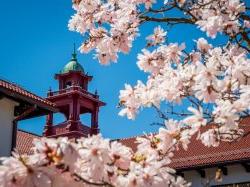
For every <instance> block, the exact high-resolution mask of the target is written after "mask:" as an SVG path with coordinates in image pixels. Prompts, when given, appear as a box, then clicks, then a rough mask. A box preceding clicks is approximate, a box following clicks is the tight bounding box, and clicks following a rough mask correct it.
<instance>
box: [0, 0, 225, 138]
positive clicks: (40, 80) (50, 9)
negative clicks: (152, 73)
mask: <svg viewBox="0 0 250 187" xmlns="http://www.w3.org/2000/svg"><path fill="white" fill-rule="evenodd" d="M71 15H73V10H72V9H71V1H70V0H67V1H62V0H53V1H51V0H43V1H34V0H25V1H19V0H11V1H3V0H1V1H0V17H1V29H0V77H1V78H5V79H7V80H10V81H13V82H15V83H17V84H19V85H21V86H22V87H24V88H26V89H28V90H29V91H32V92H34V93H35V94H37V95H39V96H42V97H45V96H46V93H47V90H48V88H49V87H50V86H51V87H52V89H53V90H57V88H58V84H57V81H56V80H54V74H55V73H57V72H59V71H60V70H61V69H62V68H63V66H64V65H65V64H66V63H67V62H68V61H69V60H70V58H71V52H72V50H73V43H76V45H77V46H79V45H80V43H81V42H82V37H81V36H80V35H79V34H78V33H74V32H70V31H68V28H67V23H68V20H69V18H70V16H71ZM154 26H156V24H152V23H150V24H146V25H143V26H142V28H141V30H143V32H142V33H141V36H140V37H139V38H138V39H137V40H136V42H135V43H134V47H133V48H132V50H131V52H130V53H129V54H128V55H120V56H119V60H118V63H117V64H113V65H111V66H101V65H100V64H99V63H98V62H97V60H95V59H93V54H88V55H86V54H78V60H79V62H80V63H81V64H82V66H83V67H84V69H85V71H87V72H89V74H90V75H93V76H94V79H93V81H92V82H91V83H90V91H92V92H94V90H95V89H97V90H98V93H99V95H100V97H101V99H102V100H103V101H104V102H106V103H107V106H105V107H103V108H102V109H101V110H100V116H99V125H100V129H101V133H102V134H103V136H105V137H108V138H112V139H113V138H122V137H129V136H135V135H139V134H142V133H143V132H155V131H157V128H158V127H156V126H151V125H150V124H151V123H153V122H157V121H158V117H157V114H156V112H154V110H152V109H146V110H143V111H142V112H141V113H140V114H139V116H138V117H137V118H136V120H134V121H131V120H128V119H126V118H125V117H120V116H118V115H117V114H118V112H119V110H118V109H117V108H116V105H117V103H118V96H119V90H120V89H123V87H124V83H130V84H135V83H136V81H137V80H143V81H145V80H146V78H147V75H146V74H144V73H143V72H141V71H140V70H139V69H138V68H137V65H136V57H137V53H139V52H140V50H141V49H142V48H143V47H144V45H145V43H144V38H145V37H146V36H147V35H149V34H150V33H151V32H152V30H153V28H154ZM162 27H165V26H164V25H162ZM198 36H203V37H205V35H204V34H201V33H200V32H199V31H198V30H197V29H195V28H194V27H186V26H178V27H176V28H174V29H172V30H171V32H169V35H168V38H169V39H168V41H170V42H180V43H181V42H188V41H189V42H188V43H187V44H186V45H187V48H191V47H193V45H194V43H193V42H192V41H193V40H194V39H197V37H198ZM190 41H191V42H190ZM222 41H223V40H221V39H220V40H217V41H213V42H215V43H217V44H220V43H221V42H222ZM60 120H61V118H60V117H57V120H56V121H58V122H59V121H60ZM84 120H86V118H84ZM44 123H45V118H44V117H41V118H36V119H32V120H27V121H23V122H21V123H19V127H20V128H21V129H24V130H26V131H30V132H33V133H37V134H41V133H42V129H43V126H44Z"/></svg>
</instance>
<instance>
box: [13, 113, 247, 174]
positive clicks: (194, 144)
mask: <svg viewBox="0 0 250 187" xmlns="http://www.w3.org/2000/svg"><path fill="white" fill-rule="evenodd" d="M241 124H242V125H243V124H244V125H245V126H242V128H244V129H245V132H246V133H247V132H250V117H247V118H245V119H243V120H242V123H241ZM34 138H40V136H38V135H35V134H32V133H28V132H24V131H20V130H18V132H17V150H18V151H19V152H20V153H28V154H30V153H32V151H31V147H32V141H33V139H34ZM195 138H196V137H195V136H194V137H193V138H192V141H191V143H190V145H189V148H188V150H187V151H185V150H183V149H182V148H180V150H179V151H176V152H175V156H174V157H173V161H172V163H171V164H170V166H171V167H173V168H175V169H177V170H183V169H192V168H197V167H209V166H215V165H219V164H226V163H235V162H238V161H250V135H247V136H245V137H243V138H242V139H240V140H239V141H237V142H233V143H226V142H223V143H221V144H220V146H219V147H210V148H208V147H205V146H204V145H203V144H202V143H201V142H200V141H197V140H196V139H195ZM135 140H136V137H132V138H126V139H121V140H120V142H121V143H123V144H124V145H127V146H129V147H131V148H132V149H133V150H136V146H137V144H136V143H135Z"/></svg>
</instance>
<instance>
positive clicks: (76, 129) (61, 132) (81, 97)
mask: <svg viewBox="0 0 250 187" xmlns="http://www.w3.org/2000/svg"><path fill="white" fill-rule="evenodd" d="M55 79H56V80H57V81H58V84H59V90H58V91H52V90H51V89H50V90H49V92H48V94H47V99H48V100H49V101H51V102H53V103H55V104H56V107H57V108H58V109H59V112H60V113H62V114H64V116H65V118H66V121H64V122H62V123H60V124H54V123H53V113H50V114H48V115H47V119H46V125H45V128H44V133H43V135H44V136H46V137H59V136H67V137H69V138H79V137H82V136H85V137H86V136H88V135H92V134H97V133H98V132H99V127H98V113H99V108H100V107H101V106H104V105H105V103H104V102H102V101H100V100H99V96H98V94H97V92H96V93H94V94H93V93H90V92H89V91H88V83H89V82H90V81H91V80H92V76H89V75H88V74H86V73H85V72H84V69H83V67H82V66H81V64H79V63H78V60H77V55H76V52H75V49H74V52H73V54H72V58H71V60H70V61H69V63H68V64H66V65H65V66H64V68H63V69H62V71H60V73H58V74H56V75H55ZM86 113H90V114H91V124H90V126H87V125H86V124H82V122H81V121H80V115H81V114H86Z"/></svg>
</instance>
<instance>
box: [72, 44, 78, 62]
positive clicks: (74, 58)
mask: <svg viewBox="0 0 250 187" xmlns="http://www.w3.org/2000/svg"><path fill="white" fill-rule="evenodd" d="M76 55H77V54H76V44H75V43H74V50H73V53H72V59H73V60H76Z"/></svg>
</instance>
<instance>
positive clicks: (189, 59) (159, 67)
mask: <svg viewBox="0 0 250 187" xmlns="http://www.w3.org/2000/svg"><path fill="white" fill-rule="evenodd" d="M196 43H197V47H196V48H197V50H195V51H192V52H191V53H187V52H185V51H184V45H182V46H178V45H177V44H169V45H160V46H159V47H158V48H156V49H154V50H153V51H152V52H150V51H148V50H146V49H144V50H143V51H142V54H139V55H138V66H139V68H140V69H141V70H143V71H145V72H147V73H149V74H150V76H149V78H148V80H147V83H146V84H144V83H142V82H141V81H139V82H138V83H137V85H136V86H134V87H132V86H130V85H126V86H125V90H121V91H120V103H121V105H122V106H123V109H122V110H121V111H120V115H122V116H123V115H126V116H127V117H128V118H129V119H134V118H135V117H136V114H137V113H138V111H139V110H140V109H141V108H142V107H152V106H156V107H158V106H160V103H161V102H163V101H166V102H167V103H173V104H182V103H183V102H184V103H186V105H185V106H187V107H188V108H187V110H186V111H187V112H186V113H185V115H184V116H186V117H182V118H181V119H180V118H179V119H180V123H183V124H184V125H186V126H188V127H190V129H189V130H191V131H194V132H197V131H199V129H200V127H202V126H205V125H207V123H213V128H214V129H213V130H208V131H206V132H203V134H201V135H200V136H199V137H198V138H200V139H201V140H202V142H204V143H205V144H206V145H209V146H218V145H219V142H220V141H233V140H234V139H235V138H239V137H240V135H242V133H243V132H242V130H241V129H240V128H239V120H240V118H241V117H242V115H243V114H244V113H245V114H247V113H248V110H249V106H250V94H249V84H250V79H249V77H250V60H249V59H248V58H247V53H246V52H245V51H244V50H242V49H241V48H239V47H237V46H233V45H231V46H229V47H215V48H213V47H212V45H210V44H209V43H208V42H207V41H206V40H205V39H204V38H200V39H198V40H197V41H196ZM194 56H195V57H194ZM159 90H161V91H159ZM187 104H189V105H190V106H188V105H187ZM172 114H176V115H178V114H179V115H180V116H181V113H178V112H173V111H172ZM180 116H179V117H180ZM190 134H194V133H193V132H190ZM208 140H209V141H208Z"/></svg>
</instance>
